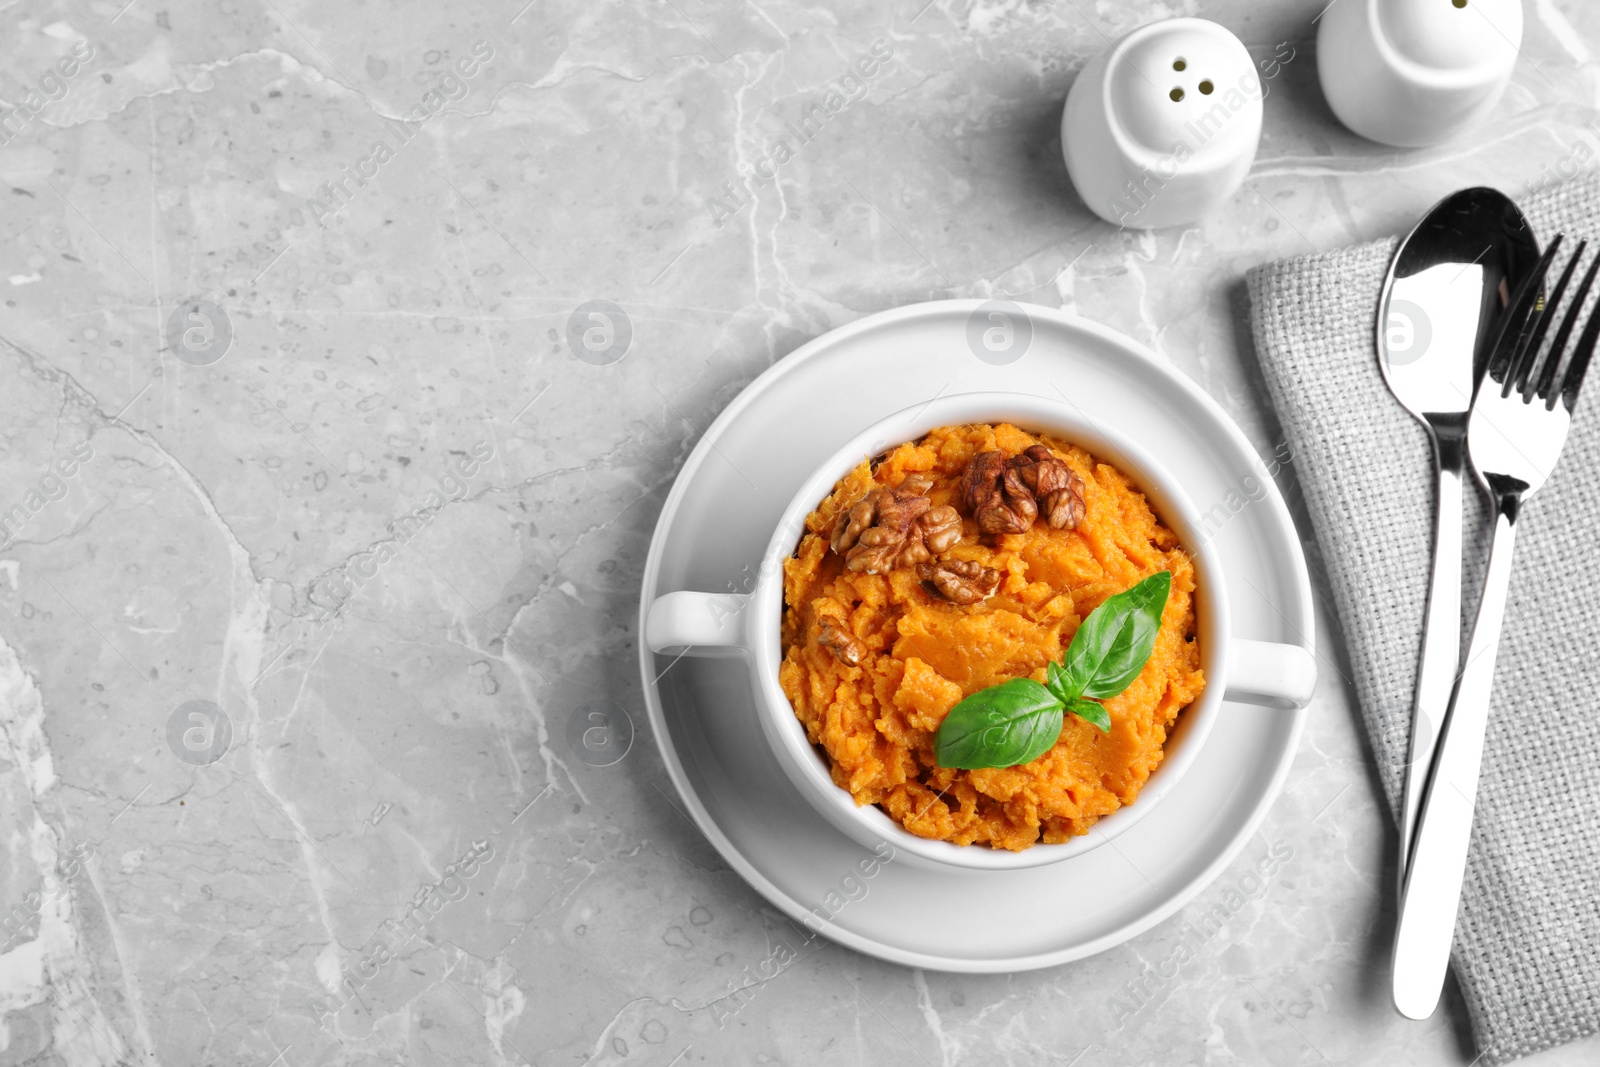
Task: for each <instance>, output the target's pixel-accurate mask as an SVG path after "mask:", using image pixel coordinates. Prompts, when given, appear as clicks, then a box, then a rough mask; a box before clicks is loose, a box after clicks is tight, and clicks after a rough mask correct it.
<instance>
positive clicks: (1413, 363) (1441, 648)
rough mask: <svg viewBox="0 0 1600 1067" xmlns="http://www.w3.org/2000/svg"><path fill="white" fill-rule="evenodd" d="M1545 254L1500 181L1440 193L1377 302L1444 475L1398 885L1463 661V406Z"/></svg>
mask: <svg viewBox="0 0 1600 1067" xmlns="http://www.w3.org/2000/svg"><path fill="white" fill-rule="evenodd" d="M1538 259H1539V244H1538V242H1537V241H1536V240H1535V239H1534V236H1533V228H1532V227H1531V226H1529V225H1528V221H1527V219H1525V218H1523V215H1522V212H1521V211H1520V210H1518V208H1517V205H1516V204H1514V203H1512V202H1511V200H1510V198H1509V197H1507V196H1506V195H1505V194H1504V193H1501V192H1499V191H1498V190H1495V189H1486V188H1481V187H1480V188H1474V189H1463V190H1461V191H1460V192H1458V193H1452V194H1451V195H1450V196H1447V197H1445V198H1444V199H1443V200H1441V201H1439V203H1437V204H1435V205H1434V206H1433V208H1432V209H1431V210H1430V211H1429V212H1428V213H1427V215H1425V216H1424V217H1423V219H1422V221H1421V222H1419V223H1417V226H1416V228H1415V229H1414V230H1412V231H1411V233H1410V234H1409V235H1407V237H1406V239H1405V240H1404V241H1402V242H1401V243H1400V247H1399V248H1398V249H1397V250H1396V251H1395V254H1394V259H1393V260H1392V261H1391V262H1390V264H1389V274H1388V277H1386V278H1385V279H1384V283H1383V296H1382V298H1381V299H1380V300H1379V303H1378V365H1379V366H1380V367H1381V368H1382V369H1383V376H1384V378H1385V380H1387V381H1388V383H1389V389H1390V391H1391V392H1393V393H1394V395H1395V398H1396V399H1397V400H1399V401H1400V403H1401V404H1402V405H1403V406H1404V407H1405V408H1406V409H1407V410H1408V411H1410V412H1411V414H1412V415H1414V416H1416V418H1417V419H1418V420H1419V421H1420V422H1421V423H1422V425H1423V426H1424V427H1426V428H1427V430H1428V437H1429V439H1430V440H1431V441H1432V442H1433V457H1434V467H1435V470H1436V471H1437V473H1438V487H1439V488H1438V510H1437V511H1436V512H1435V518H1434V530H1433V578H1432V582H1431V585H1430V586H1429V592H1428V614H1427V623H1426V628H1425V629H1424V630H1423V637H1422V661H1421V665H1420V667H1419V669H1418V671H1417V687H1416V694H1415V700H1414V703H1413V706H1412V715H1411V738H1410V758H1409V759H1408V760H1407V762H1406V771H1405V788H1404V791H1403V794H1402V800H1401V818H1400V864H1399V885H1400V888H1401V890H1402V891H1403V890H1404V887H1405V881H1406V873H1407V870H1408V868H1409V865H1410V860H1411V854H1412V848H1413V844H1414V842H1413V838H1414V837H1415V834H1416V823H1417V810H1418V809H1419V808H1420V807H1421V804H1422V791H1423V784H1424V783H1425V782H1426V780H1427V776H1428V769H1429V767H1430V766H1431V765H1432V763H1433V754H1434V749H1435V746H1436V744H1437V742H1438V738H1439V732H1440V730H1441V728H1442V727H1443V725H1444V718H1445V712H1446V710H1447V709H1448V707H1449V705H1450V690H1451V687H1452V686H1453V684H1454V682H1455V676H1456V669H1457V667H1458V665H1459V663H1460V659H1461V482H1462V470H1463V466H1464V461H1465V458H1466V439H1467V413H1468V411H1469V410H1470V409H1471V407H1472V396H1473V391H1474V389H1475V388H1476V385H1477V383H1478V381H1479V380H1480V379H1481V378H1482V377H1483V371H1484V365H1485V360H1486V358H1487V357H1486V354H1485V352H1484V348H1485V343H1486V338H1487V336H1488V334H1489V331H1490V329H1491V328H1492V327H1493V326H1494V325H1495V323H1496V321H1497V320H1498V318H1499V315H1500V312H1501V311H1502V310H1503V309H1504V308H1505V305H1506V303H1507V301H1508V300H1509V299H1510V297H1511V290H1512V288H1513V287H1514V286H1515V285H1516V282H1517V280H1518V279H1519V278H1520V277H1521V276H1522V275H1523V274H1524V273H1526V272H1527V271H1528V270H1529V269H1530V268H1532V266H1533V265H1534V264H1535V263H1536V262H1537V261H1538Z"/></svg>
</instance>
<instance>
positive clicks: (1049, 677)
mask: <svg viewBox="0 0 1600 1067" xmlns="http://www.w3.org/2000/svg"><path fill="white" fill-rule="evenodd" d="M1044 675H1045V683H1044V684H1045V686H1046V688H1048V689H1049V690H1050V692H1052V693H1054V694H1055V696H1056V699H1057V700H1059V701H1061V703H1063V704H1070V703H1072V701H1073V700H1074V699H1076V698H1077V695H1078V694H1076V693H1074V692H1073V691H1072V683H1071V680H1070V679H1068V677H1067V669H1066V668H1065V667H1063V666H1062V665H1061V664H1059V663H1057V662H1056V661H1055V660H1051V661H1050V662H1049V663H1046V664H1045V665H1044Z"/></svg>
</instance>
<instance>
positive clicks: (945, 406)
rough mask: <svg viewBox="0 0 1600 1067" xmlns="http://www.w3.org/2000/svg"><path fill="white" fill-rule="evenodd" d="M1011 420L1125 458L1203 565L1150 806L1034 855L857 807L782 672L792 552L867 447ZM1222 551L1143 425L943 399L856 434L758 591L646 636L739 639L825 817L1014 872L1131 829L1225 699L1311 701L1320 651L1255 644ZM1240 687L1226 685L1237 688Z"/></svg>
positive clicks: (774, 552)
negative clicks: (1191, 677) (1190, 657)
mask: <svg viewBox="0 0 1600 1067" xmlns="http://www.w3.org/2000/svg"><path fill="white" fill-rule="evenodd" d="M997 422H1009V423H1012V424H1014V425H1017V426H1021V427H1023V428H1024V429H1028V430H1035V431H1044V432H1048V433H1052V434H1054V435H1055V436H1057V437H1059V438H1061V439H1064V440H1067V441H1070V442H1072V443H1074V444H1077V445H1081V446H1082V447H1084V448H1087V449H1088V450H1089V451H1090V452H1091V453H1093V454H1095V455H1096V456H1098V457H1100V458H1102V459H1105V460H1107V461H1109V462H1111V463H1113V464H1114V465H1116V466H1117V467H1118V468H1119V469H1120V470H1122V471H1123V473H1125V474H1127V475H1128V476H1129V477H1130V478H1132V479H1133V480H1134V482H1135V483H1136V484H1138V485H1139V487H1140V488H1141V489H1142V490H1143V491H1144V493H1145V495H1146V497H1147V498H1148V499H1149V500H1150V502H1151V505H1152V507H1154V508H1155V510H1156V514H1157V515H1159V516H1160V517H1161V518H1162V520H1163V521H1165V522H1166V523H1167V524H1168V525H1169V526H1171V527H1172V529H1173V530H1174V531H1175V532H1176V533H1177V534H1178V536H1179V539H1180V540H1181V541H1182V542H1183V544H1184V547H1185V548H1186V549H1187V550H1188V552H1189V554H1190V556H1191V558H1192V559H1193V560H1194V563H1195V570H1196V578H1197V582H1196V584H1197V588H1198V592H1197V594H1196V597H1195V604H1196V611H1197V616H1198V617H1197V622H1198V629H1199V638H1200V648H1201V657H1202V666H1203V668H1204V670H1205V673H1206V689H1205V692H1204V693H1203V694H1202V695H1201V697H1200V699H1199V700H1197V701H1195V702H1194V703H1193V704H1192V705H1190V706H1189V707H1188V708H1187V709H1185V710H1184V712H1183V714H1182V716H1181V717H1180V718H1179V721H1178V726H1177V727H1176V729H1174V731H1173V733H1172V736H1171V737H1170V738H1168V740H1167V743H1166V746H1165V757H1164V758H1163V760H1162V762H1161V766H1159V767H1158V768H1156V771H1155V773H1154V774H1152V775H1151V777H1150V779H1149V781H1148V782H1147V783H1146V784H1145V786H1144V788H1143V789H1141V790H1140V793H1139V797H1138V800H1137V802H1136V803H1134V804H1132V805H1130V806H1127V807H1124V808H1121V809H1119V810H1117V811H1115V812H1113V813H1111V814H1110V815H1108V816H1106V817H1105V818H1103V819H1101V820H1100V821H1099V822H1098V823H1096V824H1095V825H1096V829H1097V830H1098V832H1097V833H1094V834H1086V835H1084V836H1081V837H1076V838H1073V839H1072V840H1070V841H1066V842H1062V843H1059V844H1038V845H1035V846H1033V847H1032V848H1029V849H1025V850H1023V851H1020V852H1009V851H1006V850H1004V849H993V848H989V847H987V846H983V845H974V846H961V845H955V844H951V843H950V842H948V841H930V840H926V839H924V838H920V837H917V836H915V835H914V834H911V833H909V832H908V831H906V830H905V829H903V828H902V827H901V826H900V825H899V824H898V823H896V822H895V821H894V820H893V819H891V818H890V817H889V816H888V815H887V814H885V813H884V811H883V810H882V809H880V808H879V807H877V806H876V805H866V806H860V805H857V804H856V803H855V801H854V799H853V798H852V797H851V796H850V794H849V793H848V792H847V791H846V790H844V789H841V788H840V787H839V786H838V785H836V784H834V781H833V779H832V777H831V776H830V774H829V769H828V768H829V763H828V759H827V756H826V755H825V754H824V753H823V752H821V751H820V750H819V749H818V748H817V747H816V746H815V745H813V744H811V742H810V741H809V740H808V738H807V736H806V732H805V727H804V726H803V725H802V724H801V722H800V720H799V719H798V718H796V716H795V713H794V709H793V707H792V706H791V705H790V703H789V700H788V699H787V697H785V696H784V693H783V689H782V687H781V686H780V685H779V682H778V668H779V666H780V665H781V664H782V662H783V651H782V647H781V635H780V630H781V626H780V623H781V621H782V615H783V561H784V560H786V559H788V558H789V557H790V556H792V555H793V554H794V551H795V548H796V545H797V544H798V542H799V540H800V537H801V535H802V534H803V533H804V529H805V519H806V516H807V515H808V514H809V513H810V512H811V510H812V509H813V508H815V507H816V505H817V503H818V502H819V501H820V500H822V498H823V497H824V496H826V495H827V494H828V493H830V492H832V491H833V487H834V485H835V484H836V483H837V481H838V480H839V479H840V478H841V477H843V476H844V475H845V474H846V473H848V472H849V471H850V470H851V469H852V468H854V467H855V466H856V464H858V463H860V462H861V460H862V459H863V458H866V457H871V456H876V455H880V454H881V453H883V452H884V451H885V450H886V449H889V448H893V447H895V446H896V445H898V444H900V443H901V442H903V441H909V440H915V439H917V438H918V437H920V436H922V434H924V433H926V432H927V431H929V430H932V429H934V428H936V427H939V426H950V425H958V424H963V423H991V424H992V423H997ZM1216 557H1217V554H1216V553H1215V552H1214V551H1212V549H1211V548H1210V546H1209V545H1208V544H1207V543H1206V541H1205V538H1204V536H1203V524H1202V520H1201V518H1200V514H1199V512H1198V511H1197V510H1196V509H1195V506H1194V504H1193V503H1192V502H1191V501H1190V500H1189V497H1188V494H1187V493H1185V492H1184V490H1183V487H1182V485H1180V484H1179V483H1178V482H1177V481H1176V480H1175V479H1174V478H1173V477H1172V476H1171V475H1169V474H1168V473H1167V471H1166V469H1165V468H1164V467H1163V466H1162V465H1161V464H1160V463H1158V462H1156V460H1155V459H1154V458H1153V457H1151V456H1150V455H1148V454H1147V453H1146V452H1145V451H1144V449H1143V448H1142V447H1140V446H1139V445H1138V443H1137V441H1136V440H1135V438H1134V437H1133V436H1131V435H1130V434H1129V433H1126V432H1122V431H1119V430H1118V429H1116V428H1114V427H1112V426H1110V425H1107V424H1106V423H1104V422H1103V421H1097V420H1092V419H1090V418H1088V417H1087V416H1086V415H1084V414H1083V413H1082V412H1080V411H1079V410H1077V409H1076V408H1075V407H1074V406H1073V405H1072V404H1071V403H1069V402H1068V401H1066V400H1064V399H1061V398H1059V397H1057V398H1051V397H1048V396H1031V395H1028V394H1024V393H994V392H984V393H961V394H956V395H953V396H942V397H939V398H937V399H935V400H933V401H930V402H923V403H920V404H914V405H912V406H911V407H908V408H905V409H903V410H901V411H898V412H896V413H894V414H893V415H890V416H888V417H887V418H886V419H882V420H880V421H878V422H877V423H875V424H873V425H872V426H869V427H867V428H865V429H863V430H862V431H861V433H859V434H857V435H856V436H855V437H853V438H852V439H851V440H850V441H848V442H847V443H845V444H844V445H843V446H842V447H840V448H839V449H838V450H837V451H835V452H834V453H833V454H832V455H831V456H829V457H828V459H826V460H825V461H823V463H822V464H821V465H820V466H819V467H818V469H817V470H816V471H815V472H814V473H813V474H812V475H811V477H809V478H808V479H806V481H805V482H804V483H803V484H802V485H801V486H800V487H799V489H798V491H797V492H796V493H795V495H794V496H793V498H792V499H791V500H790V503H789V506H788V508H787V509H786V510H785V511H784V514H783V516H782V518H780V519H779V520H778V523H777V529H776V530H775V532H774V533H773V536H772V539H771V540H770V541H769V542H768V545H767V550H766V553H765V555H763V557H762V559H761V563H760V565H759V567H758V568H757V575H758V578H757V583H756V588H755V590H754V591H753V592H751V593H726V592H724V593H703V592H691V591H687V590H680V591H676V592H670V593H664V594H662V595H661V596H660V597H658V598H657V599H656V601H655V603H654V604H652V605H651V608H650V610H649V612H648V614H647V615H646V619H645V631H644V634H645V643H646V644H648V645H649V646H650V648H652V649H654V650H655V651H657V652H661V653H666V654H667V655H675V654H677V653H678V652H680V651H684V650H685V649H687V650H688V651H690V653H691V654H710V655H715V654H720V653H722V652H724V651H725V650H726V649H730V648H731V649H736V650H739V651H741V652H743V653H744V654H745V662H746V663H747V665H748V666H749V667H750V669H751V670H752V671H753V672H754V673H755V679H756V695H757V698H758V699H757V701H756V713H757V714H758V715H759V716H760V720H761V726H762V729H763V731H764V733H765V734H766V737H767V740H768V742H769V743H770V744H771V746H772V749H773V751H774V752H775V753H776V754H777V756H778V762H779V763H780V765H781V766H782V767H783V769H784V772H785V773H786V774H788V776H789V779H790V781H791V782H793V783H794V785H795V787H796V788H798V789H799V790H800V792H801V794H802V795H804V796H805V798H806V799H807V800H808V801H810V802H811V805H812V806H813V807H814V808H816V809H817V811H818V812H820V813H821V814H822V816H823V817H824V818H825V819H827V820H828V821H829V822H830V823H832V824H833V825H834V826H836V827H837V828H838V829H840V830H841V831H843V832H844V833H845V834H846V835H848V836H849V837H850V838H851V839H853V840H855V841H856V842H857V843H859V844H860V845H862V846H863V847H864V848H868V849H872V848H875V847H877V846H879V845H880V844H883V843H885V842H887V844H888V845H889V846H891V847H892V848H893V849H894V850H895V851H896V852H897V853H898V854H900V855H901V856H902V857H903V858H904V860H905V862H907V863H912V864H917V865H920V866H924V867H930V868H939V867H944V866H953V867H960V868H965V869H969V870H980V871H1010V870H1021V869H1024V868H1028V867H1038V866H1042V865H1044V864H1047V863H1059V862H1061V861H1063V860H1067V859H1071V858H1072V857H1074V856H1079V855H1082V854H1083V853H1085V852H1088V851H1089V850H1091V849H1093V848H1096V847H1097V846H1099V845H1101V844H1103V843H1105V842H1106V841H1109V840H1111V839H1112V838H1114V837H1117V836H1119V835H1120V834H1122V833H1124V832H1125V831H1126V830H1128V829H1129V828H1130V827H1132V826H1133V825H1134V824H1135V823H1136V822H1138V821H1139V820H1141V819H1143V818H1144V817H1145V816H1146V815H1148V814H1149V813H1150V811H1151V810H1152V809H1154V807H1155V806H1156V805H1157V804H1159V803H1160V802H1161V800H1162V798H1163V797H1165V796H1167V795H1168V794H1169V793H1171V792H1172V789H1173V787H1174V786H1175V785H1176V784H1177V783H1178V781H1179V780H1180V779H1181V778H1182V777H1183V775H1184V773H1185V772H1186V771H1187V770H1188V768H1189V767H1190V765H1192V764H1193V763H1194V760H1195V758H1196V756H1197V754H1198V753H1199V752H1200V750H1201V748H1202V746H1203V745H1204V743H1205V738H1206V735H1207V733H1209V732H1210V730H1211V726H1212V723H1213V721H1214V719H1215V716H1216V714H1217V710H1218V708H1219V707H1220V706H1221V704H1222V702H1223V700H1224V699H1227V700H1237V701H1246V702H1249V703H1257V704H1264V705H1267V706H1275V707H1283V708H1292V707H1298V706H1300V705H1303V704H1304V703H1305V702H1306V701H1307V700H1309V699H1310V698H1311V693H1312V690H1313V688H1314V687H1315V685H1316V677H1317V669H1316V661H1315V660H1314V659H1313V658H1312V657H1311V654H1310V653H1308V652H1307V651H1305V649H1303V648H1301V647H1300V646H1299V645H1294V644H1291V645H1282V644H1271V643H1267V642H1261V641H1242V640H1239V639H1237V638H1235V637H1234V636H1233V634H1232V627H1231V623H1230V618H1231V613H1230V610H1229V602H1230V597H1229V594H1228V588H1227V582H1226V579H1225V577H1224V575H1223V573H1222V570H1221V567H1220V564H1219V562H1218V560H1217V558H1216ZM1225 694H1226V695H1225Z"/></svg>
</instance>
